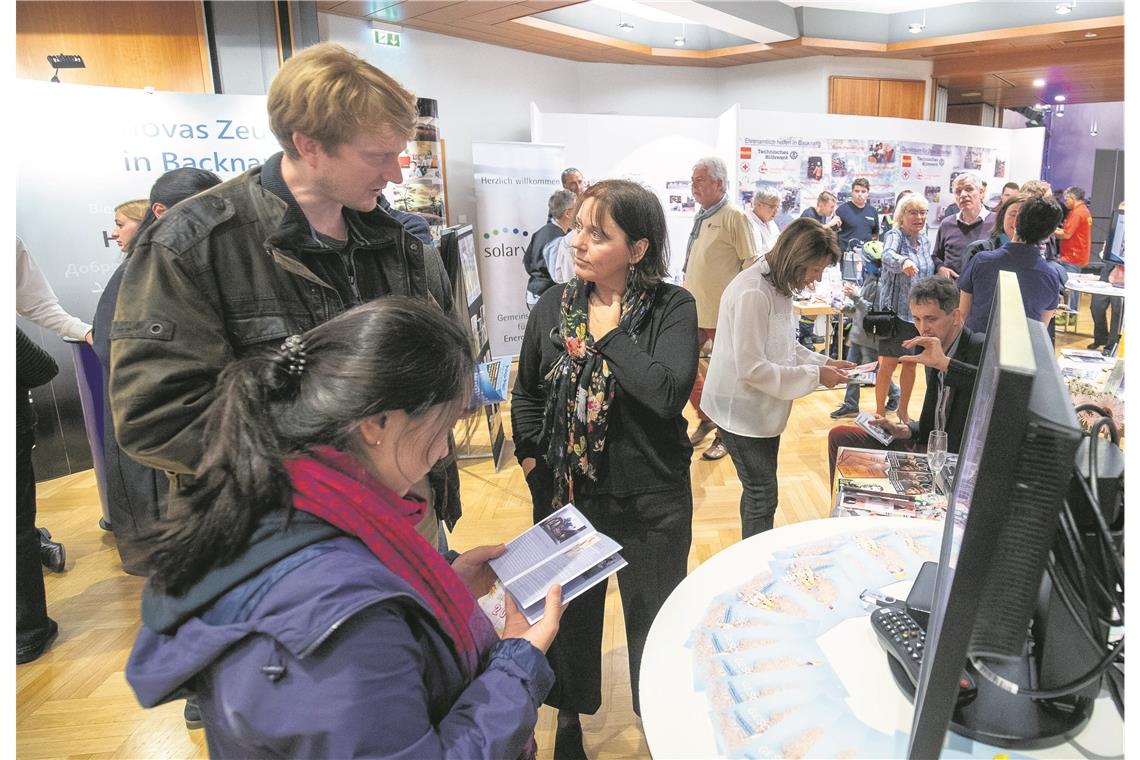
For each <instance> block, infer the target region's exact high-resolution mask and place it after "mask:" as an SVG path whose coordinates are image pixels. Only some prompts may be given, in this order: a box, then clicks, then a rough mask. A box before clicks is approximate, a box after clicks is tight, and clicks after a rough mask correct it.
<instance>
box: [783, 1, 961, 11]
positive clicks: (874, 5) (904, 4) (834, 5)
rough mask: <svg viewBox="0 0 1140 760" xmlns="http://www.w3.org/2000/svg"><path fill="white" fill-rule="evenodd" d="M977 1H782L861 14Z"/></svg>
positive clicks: (797, 5)
mask: <svg viewBox="0 0 1140 760" xmlns="http://www.w3.org/2000/svg"><path fill="white" fill-rule="evenodd" d="M976 1H977V0H847V1H846V2H844V0H783V3H784V5H789V6H791V7H793V8H799V7H800V6H804V7H807V8H820V9H823V10H829V11H859V12H861V13H884V14H890V13H906V12H908V11H921V10H924V9H926V8H941V7H943V6H946V5H965V4H966V3H973V2H976Z"/></svg>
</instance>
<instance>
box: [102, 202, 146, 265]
mask: <svg viewBox="0 0 1140 760" xmlns="http://www.w3.org/2000/svg"><path fill="white" fill-rule="evenodd" d="M148 205H149V204H148V203H147V202H146V198H135V199H134V200H131V201H123V202H122V203H120V204H119V205H118V206H115V229H113V230H111V239H112V240H114V241H115V242H116V243H118V244H119V250H120V251H122V252H123V253H126V252H127V251H128V250H130V245H131V240H133V239H134V237H135V233H136V232H138V229H139V225H140V224H142V221H143V219H144V218H145V217H146V209H147V206H148Z"/></svg>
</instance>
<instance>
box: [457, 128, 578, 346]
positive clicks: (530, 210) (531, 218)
mask: <svg viewBox="0 0 1140 760" xmlns="http://www.w3.org/2000/svg"><path fill="white" fill-rule="evenodd" d="M562 154H563V149H562V146H561V145H542V144H539V143H518V142H476V143H472V144H471V162H472V164H473V165H474V169H475V249H476V252H477V260H478V262H479V279H480V280H481V281H482V285H483V304H484V310H485V313H486V315H487V337H488V338H489V339H490V343H491V355H492V356H517V355H518V353H519V348H520V347H521V346H522V339H523V332H524V331H525V330H526V320H527V315H528V313H529V312H528V311H527V308H526V283H527V274H526V270H525V269H524V268H523V253H524V252H525V251H526V248H527V245H528V244H529V243H530V235H531V233H533V232H534V231H535V230H538V229H539V228H541V227H542V226H543V225H544V224H546V216H547V208H548V206H547V202H548V201H549V200H550V195H551V193H553V192H554V191H555V190H561V189H562V179H561V175H562V169H563V165H562V160H563V159H562Z"/></svg>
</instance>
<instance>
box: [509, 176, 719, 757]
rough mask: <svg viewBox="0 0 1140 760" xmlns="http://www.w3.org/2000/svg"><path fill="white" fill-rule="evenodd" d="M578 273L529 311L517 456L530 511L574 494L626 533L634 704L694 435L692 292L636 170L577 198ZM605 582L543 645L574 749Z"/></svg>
mask: <svg viewBox="0 0 1140 760" xmlns="http://www.w3.org/2000/svg"><path fill="white" fill-rule="evenodd" d="M572 234H573V243H572V246H573V249H574V271H575V277H574V279H572V280H571V281H570V282H568V283H566V284H564V285H556V286H555V287H553V288H550V289H549V290H547V291H546V292H545V293H544V294H543V295H542V297H541V298H540V299H539V301H538V303H537V304H535V306H534V309H533V310H532V311H531V313H530V318H529V320H528V321H527V326H526V334H525V335H524V337H523V343H522V348H521V351H520V355H519V371H518V379H517V381H516V383H515V388H514V393H513V395H512V398H511V423H512V428H513V432H514V441H515V456H516V457H518V460H519V463H520V464H521V465H522V468H523V472H524V473H525V475H526V481H527V485H528V486H529V487H530V492H531V498H532V499H533V503H534V520H535V522H538V521H540V520H542V519H543V518H545V517H547V516H549V515H550V514H551V513H552V512H553V511H554V510H555V509H557V508H558V507H560V506H562V505H563V504H566V503H567V502H569V501H571V499H572V500H573V502H574V504H575V506H577V507H578V509H579V510H581V511H582V513H583V514H584V515H585V516H586V517H587V518H588V519H589V520H590V521H591V522H592V523H593V524H594V526H595V527H596V528H597V529H598V530H599V531H601V532H602V533H606V534H608V535H610V536H612V537H613V538H614V540H616V541H617V542H618V543H619V544H621V545H622V547H623V548H622V556H623V557H624V558H625V560H626V561H627V562H628V563H629V564H628V566H626V567H625V568H624V569H622V570H620V571H618V587H619V589H620V591H621V598H622V609H623V612H624V614H625V630H626V641H627V643H628V648H629V676H630V685H631V687H632V690H633V709H634V712H638V713H639V714H640V703H639V701H638V674H639V671H640V668H641V654H642V650H643V649H644V648H645V638H646V636H647V635H648V633H649V626H650V624H651V623H652V622H653V618H654V616H656V614H657V610H659V609H660V608H661V605H662V604H664V602H665V599H666V598H667V597H668V596H669V593H670V592H671V591H672V590H673V589H674V588H675V587H676V586H677V584H679V583H680V582H681V580H682V579H684V577H685V572H686V568H687V561H688V555H689V544H690V542H691V540H692V514H693V496H692V490H691V487H690V483H689V462H690V459H691V458H692V454H693V447H692V445H691V444H690V443H689V438H688V435H687V434H686V422H685V418H684V417H683V416H682V410H683V409H684V408H685V402H686V401H687V400H688V397H689V391H690V390H691V389H692V386H693V380H694V378H695V377H696V372H697V351H696V345H697V311H696V304H695V302H694V301H693V297H692V295H690V294H689V293H688V291H686V290H684V289H683V288H679V287H676V286H674V285H670V284H667V283H666V282H665V281H664V280H665V277H666V276H667V274H668V252H667V249H666V244H667V243H666V229H665V214H664V212H663V211H662V210H661V204H660V202H659V201H658V200H657V197H656V196H655V195H654V194H653V193H652V192H650V191H649V190H647V189H645V188H643V187H641V186H640V185H638V184H636V183H634V182H628V181H625V180H606V181H603V182H599V183H597V184H595V185H591V186H590V188H589V189H588V190H587V191H585V192H584V193H583V194H582V195H581V196H580V198H579V203H578V207H577V208H576V209H575V212H574V232H573V233H572ZM605 589H606V584H604V583H603V584H599V585H597V586H595V587H594V588H593V589H591V590H589V591H587V592H586V593H585V594H583V595H582V596H580V597H578V598H577V599H575V600H574V601H573V602H571V603H570V604H569V606H568V607H567V609H566V615H565V617H564V618H563V621H562V632H561V633H560V634H559V636H558V638H557V639H556V640H555V642H554V645H553V646H552V647H551V649H550V652H549V654H548V658H549V660H550V662H551V665H552V666H553V668H554V672H555V675H556V680H555V684H554V689H553V691H552V692H551V694H550V697H549V698H548V699H547V704H550V705H552V706H553V707H556V708H558V732H557V734H556V739H555V750H554V752H555V757H558V758H569V757H583V756H584V752H583V747H582V726H581V723H580V721H579V714H580V713H589V714H592V713H594V712H596V711H597V710H598V707H599V706H600V705H601V644H602V622H603V617H604V612H605V595H606V590H605Z"/></svg>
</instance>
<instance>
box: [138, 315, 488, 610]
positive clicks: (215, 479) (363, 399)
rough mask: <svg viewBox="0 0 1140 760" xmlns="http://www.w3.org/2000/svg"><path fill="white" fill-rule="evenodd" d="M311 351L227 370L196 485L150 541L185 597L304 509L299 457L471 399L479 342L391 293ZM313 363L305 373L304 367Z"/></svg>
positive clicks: (338, 325) (316, 336)
mask: <svg viewBox="0 0 1140 760" xmlns="http://www.w3.org/2000/svg"><path fill="white" fill-rule="evenodd" d="M301 342H302V345H303V350H302V352H301V353H298V352H296V351H294V352H293V353H291V354H287V353H286V352H282V351H281V350H269V351H262V352H258V353H257V354H254V355H251V356H248V357H245V358H242V359H239V360H237V361H235V362H233V363H232V364H230V365H229V366H228V367H226V369H225V370H224V371H223V372H222V374H221V377H220V379H219V383H218V396H217V398H216V399H215V401H214V403H213V405H211V407H210V410H209V412H208V417H207V421H206V429H205V434H204V435H205V441H206V442H207V443H206V448H205V451H204V454H203V457H202V461H201V464H200V465H199V467H198V470H197V472H196V474H195V478H194V481H193V482H192V484H191V485H190V486H189V487H188V488H187V489H186V491H185V493H184V494H183V495H181V496H180V498H178V499H177V500H176V501H175V502H174V503H173V504H172V505H171V508H172V509H171V511H172V514H173V515H174V517H172V518H171V519H168V520H164V521H162V522H160V523H159V524H158V525H157V526H156V527H155V529H154V530H153V531H151V532H150V533H149V534H148V535H146V536H143V537H141V538H140V541H139V544H140V546H141V547H142V548H143V549H144V551H145V552H146V555H147V564H148V567H149V569H150V571H151V573H152V577H151V580H152V582H153V583H154V584H156V586H157V587H158V588H160V589H162V590H165V591H167V592H169V593H174V594H180V593H182V592H184V591H185V590H186V589H187V588H188V587H189V586H190V585H192V584H193V583H194V582H196V581H197V580H198V579H199V578H201V577H202V576H203V575H204V574H205V573H206V572H208V571H209V570H210V569H212V568H214V567H218V566H221V565H225V564H227V563H229V562H231V561H233V560H234V559H235V558H236V557H238V556H239V555H240V554H241V553H242V552H243V551H244V550H245V548H246V546H247V544H248V542H249V539H250V536H251V535H252V533H253V531H254V529H255V528H256V526H257V525H258V522H259V521H260V519H261V518H262V517H263V516H264V515H266V514H267V513H270V512H273V511H276V510H286V509H288V508H290V506H291V504H292V487H291V484H290V481H289V477H288V474H287V472H286V469H285V460H286V458H287V457H289V456H292V455H295V454H299V453H303V452H304V451H306V450H307V449H309V448H310V447H312V446H317V445H328V446H333V447H335V448H337V449H340V450H343V451H349V450H351V446H352V440H353V439H352V433H353V431H354V430H355V429H356V427H357V425H358V424H359V423H360V422H361V421H363V420H365V419H367V418H369V417H371V416H373V415H376V414H380V413H382V412H386V411H403V412H406V413H407V414H409V415H411V416H413V417H415V416H419V415H421V414H423V413H424V412H426V411H428V410H429V409H431V408H432V407H435V406H437V405H440V404H453V405H455V407H456V410H458V409H459V408H460V407H461V406H463V405H465V404H466V402H467V400H468V399H469V398H470V395H471V384H472V375H473V372H472V369H473V362H472V359H471V349H470V344H469V340H468V337H467V335H466V334H465V333H464V331H463V329H462V328H461V327H460V326H459V325H458V324H457V323H456V322H455V321H454V320H452V319H450V318H449V317H447V316H446V315H444V314H443V312H441V311H440V310H439V308H438V307H436V306H434V305H431V304H428V303H425V302H423V301H419V300H413V299H409V298H403V297H396V296H390V297H385V298H381V299H377V300H376V301H373V302H371V303H367V304H364V305H362V306H358V307H356V308H355V309H352V310H351V311H348V312H345V313H344V314H341V315H340V316H338V317H336V318H334V319H332V320H330V321H329V322H326V323H324V324H323V325H320V326H318V327H316V328H314V329H312V330H310V331H309V332H307V333H305V334H304V336H302V341H301ZM301 355H303V359H304V366H303V368H302V369H300V371H299V372H295V373H291V372H290V364H293V365H294V369H296V364H297V359H298V357H299V356H301Z"/></svg>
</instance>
